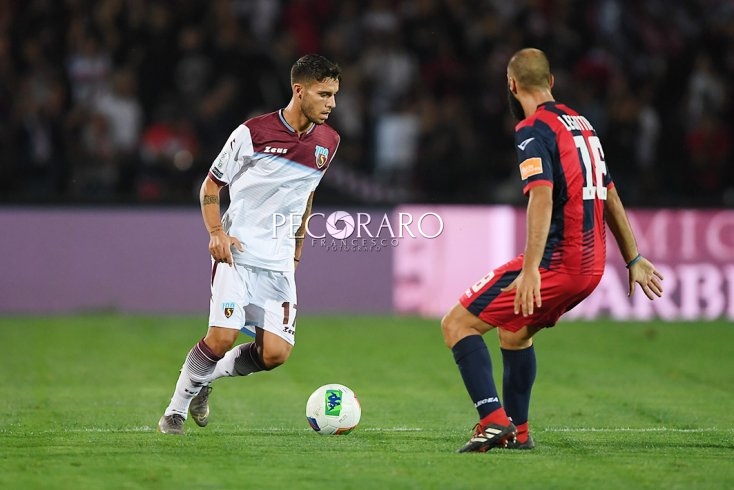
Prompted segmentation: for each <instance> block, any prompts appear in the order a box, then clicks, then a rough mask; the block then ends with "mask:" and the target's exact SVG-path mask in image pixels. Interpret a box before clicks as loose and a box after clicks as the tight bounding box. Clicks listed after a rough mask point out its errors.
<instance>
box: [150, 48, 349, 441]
mask: <svg viewBox="0 0 734 490" xmlns="http://www.w3.org/2000/svg"><path fill="white" fill-rule="evenodd" d="M340 81H341V69H340V68H339V66H338V65H337V64H335V63H333V62H331V61H329V60H327V59H326V58H324V57H323V56H320V55H316V54H310V55H306V56H303V57H302V58H300V59H299V60H298V61H296V62H295V63H294V65H293V67H292V68H291V88H292V91H293V96H292V98H291V100H290V102H289V103H288V105H287V106H286V107H285V108H284V109H281V110H278V111H276V112H272V113H269V114H264V115H262V116H258V117H255V118H252V119H249V120H247V121H245V122H244V123H242V124H241V125H240V126H239V127H238V128H237V129H235V130H234V131H233V132H232V134H231V135H230V137H229V138H228V139H227V141H226V143H225V144H224V147H223V148H222V151H221V152H220V153H219V155H218V156H217V158H216V160H214V162H213V164H212V166H211V167H210V169H209V173H208V175H207V176H206V178H205V179H204V182H203V184H202V186H201V192H200V196H199V197H200V201H201V211H202V215H203V217H204V225H205V226H206V229H207V231H208V232H209V236H210V238H209V253H210V254H211V258H212V271H211V301H210V305H209V329H208V331H207V334H206V336H205V337H204V338H203V339H201V340H200V341H199V342H198V343H197V344H196V345H194V347H193V348H192V349H191V350H190V351H189V353H188V355H187V356H186V360H185V361H184V364H183V367H182V368H181V373H180V375H179V377H178V382H177V383H176V389H175V391H174V393H173V396H172V398H171V402H170V404H169V405H168V407H167V408H166V410H165V412H164V414H163V416H162V417H161V418H160V421H159V422H158V431H159V432H163V433H165V434H183V433H184V422H185V421H186V418H187V413H190V414H191V416H192V418H193V419H194V422H196V424H197V425H199V426H201V427H204V426H205V425H207V423H208V422H209V403H208V399H209V393H210V391H211V383H212V382H213V381H214V380H215V379H218V378H221V377H224V376H247V375H249V374H252V373H255V372H258V371H269V370H271V369H274V368H276V367H278V366H280V365H281V364H283V363H284V362H285V361H286V360H287V359H288V357H289V355H290V353H291V350H292V349H293V345H294V343H295V332H296V324H295V319H296V303H297V301H296V284H295V279H294V271H295V268H296V266H297V264H298V262H299V261H300V259H301V251H302V248H303V238H304V232H305V223H306V220H307V219H308V216H309V215H310V213H311V203H312V201H313V194H314V190H315V189H316V186H317V185H318V184H319V182H320V180H321V177H322V176H323V175H324V172H325V171H326V169H327V168H328V166H329V164H330V163H331V162H332V160H333V158H334V154H335V153H336V150H337V147H338V146H339V135H338V134H337V132H336V131H334V129H332V128H331V127H330V126H328V125H327V124H325V122H326V120H327V119H328V117H329V113H330V112H331V111H332V110H333V109H334V107H335V106H336V101H335V96H336V93H337V92H338V91H339V83H340ZM225 186H226V187H228V188H229V197H230V204H229V208H228V209H227V211H226V212H225V213H224V216H221V214H220V213H221V210H220V204H219V191H220V190H221V189H222V188H223V187H225ZM281 217H287V219H281ZM281 223H282V224H281ZM294 223H295V224H294ZM294 228H298V229H297V230H295V229H294ZM242 328H244V329H246V330H247V331H248V332H249V333H251V334H252V335H253V336H254V341H252V342H248V343H244V344H240V345H237V346H234V343H235V341H236V339H237V337H238V334H239V332H240V329H242ZM233 346H234V347H233Z"/></svg>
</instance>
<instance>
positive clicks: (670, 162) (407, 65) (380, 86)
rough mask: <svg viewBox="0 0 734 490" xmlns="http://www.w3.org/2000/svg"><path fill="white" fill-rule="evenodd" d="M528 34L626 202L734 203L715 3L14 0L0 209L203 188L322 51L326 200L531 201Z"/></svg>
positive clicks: (728, 8) (1, 25) (733, 62)
mask: <svg viewBox="0 0 734 490" xmlns="http://www.w3.org/2000/svg"><path fill="white" fill-rule="evenodd" d="M527 46H533V47H538V48H541V49H543V50H544V51H545V52H546V53H547V54H548V56H549V58H550V61H551V68H552V70H553V72H554V75H555V78H556V87H555V90H554V94H555V96H556V99H557V100H559V101H562V102H565V103H567V104H569V105H571V106H572V107H574V108H576V109H577V110H578V111H580V112H581V113H583V114H585V115H586V116H587V118H588V119H589V120H590V121H591V122H592V124H593V125H594V127H595V128H596V129H597V132H598V133H599V134H600V136H601V138H602V142H603V144H604V149H605V152H606V157H607V162H608V165H609V167H610V170H611V173H612V176H613V177H614V179H615V181H616V182H617V183H618V185H619V189H620V194H622V196H623V198H624V199H625V200H626V202H627V203H628V204H630V205H637V206H647V205H670V206H688V205H698V206H722V205H725V206H734V165H732V160H733V155H734V153H733V152H734V148H733V147H732V125H731V123H730V121H729V119H728V117H727V116H728V115H730V114H731V113H732V109H734V106H733V105H732V95H733V94H732V87H734V83H733V82H734V3H733V2H730V1H725V0H721V1H717V0H678V1H669V0H645V1H642V2H640V1H633V0H587V1H581V0H578V1H574V0H521V1H511V2H509V1H506V0H404V1H399V0H178V1H176V0H4V1H3V2H2V7H0V201H2V202H54V203H55V202H74V203H77V202H91V203H100V202H102V203H104V202H115V203H180V202H189V203H192V202H195V198H194V196H195V195H196V192H197V189H198V185H199V183H200V182H201V179H202V178H203V176H204V174H205V173H206V170H207V168H208V167H209V165H210V163H211V161H212V159H213V158H214V157H215V156H216V154H217V153H218V152H219V150H220V148H221V145H222V144H223V143H224V141H225V140H226V138H227V136H228V135H229V133H230V132H231V131H232V130H233V129H234V128H235V127H236V125H237V124H239V123H240V122H242V121H243V120H245V119H246V118H248V117H251V116H253V115H256V114H259V113H263V112H270V111H273V110H276V109H278V108H280V107H283V106H284V105H285V104H286V103H287V101H288V99H289V98H290V87H289V69H290V66H291V64H292V63H293V61H294V60H295V59H297V58H298V57H299V56H301V55H303V54H305V53H310V52H319V53H322V54H324V55H325V56H327V57H329V58H331V59H333V60H334V61H337V62H338V63H339V64H340V65H341V66H342V69H343V72H344V76H343V80H342V85H341V90H340V92H339V94H338V95H337V109H336V110H335V112H334V113H332V117H331V118H330V121H329V123H330V124H331V125H332V126H334V127H335V128H337V129H338V131H339V132H340V134H341V136H342V143H341V146H340V149H339V152H338V154H337V159H336V161H335V163H334V165H333V167H332V168H331V169H330V170H329V172H328V173H327V176H326V177H325V178H324V181H323V183H322V186H321V189H320V190H319V197H318V201H319V203H322V204H323V203H344V204H356V203H366V204H382V203H390V202H398V201H400V202H402V201H412V202H446V203H517V202H521V199H523V198H522V196H521V193H520V182H519V175H518V172H517V162H516V157H515V151H514V139H513V127H514V121H513V120H512V119H511V118H510V115H509V112H508V109H507V102H506V100H507V93H506V75H505V68H506V63H507V61H508V58H509V57H510V56H511V54H512V53H513V52H515V51H516V50H517V49H520V48H522V47H527Z"/></svg>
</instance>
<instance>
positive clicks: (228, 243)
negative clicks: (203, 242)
mask: <svg viewBox="0 0 734 490" xmlns="http://www.w3.org/2000/svg"><path fill="white" fill-rule="evenodd" d="M232 247H236V248H237V250H239V251H240V252H242V251H244V250H245V247H243V246H242V242H240V240H239V239H238V238H237V237H233V236H229V235H227V234H226V233H225V232H224V231H223V230H220V231H217V232H214V233H212V234H211V235H209V253H210V254H211V256H212V258H213V259H214V260H215V261H216V262H219V263H226V264H229V265H234V259H233V258H232Z"/></svg>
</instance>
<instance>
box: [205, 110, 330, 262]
mask: <svg viewBox="0 0 734 490" xmlns="http://www.w3.org/2000/svg"><path fill="white" fill-rule="evenodd" d="M338 146H339V134H337V132H336V131H335V130H334V129H333V128H331V127H330V126H327V125H326V124H322V125H316V124H314V125H312V126H311V128H310V129H309V130H308V131H306V132H305V133H302V134H301V135H300V137H299V136H298V134H297V133H296V131H295V130H294V129H293V128H292V127H291V126H290V125H289V124H288V123H287V122H286V120H285V118H284V117H283V113H282V110H281V111H276V112H272V113H270V114H264V115H262V116H259V117H255V118H252V119H249V120H247V121H245V122H244V123H243V124H241V125H240V126H239V127H238V128H237V129H235V130H234V131H233V132H232V134H231V135H230V137H229V139H228V140H227V142H226V143H225V145H224V148H222V151H221V152H220V153H219V155H218V156H217V158H216V160H215V161H214V163H213V164H212V166H211V167H210V168H209V177H210V178H211V179H213V180H214V181H215V182H218V183H220V184H222V185H227V186H229V197H230V204H229V207H228V209H227V211H226V212H225V213H224V216H223V217H222V225H223V227H224V230H225V231H226V232H227V234H229V235H230V236H233V237H237V238H238V239H239V240H240V241H241V242H242V245H243V246H244V249H245V250H244V252H240V251H238V250H237V249H236V248H232V254H233V256H234V260H235V262H236V263H238V264H245V265H253V266H256V267H262V268H265V269H271V270H279V271H287V270H292V269H293V255H294V253H295V238H294V237H295V234H296V230H297V229H298V226H299V225H300V223H301V217H302V216H303V212H304V211H305V210H306V204H307V202H308V197H309V195H310V194H311V192H313V191H314V190H315V189H316V186H318V184H319V182H320V181H321V177H322V176H323V175H324V172H325V171H326V169H327V168H328V167H329V164H330V163H331V161H332V160H333V158H334V154H336V150H337V147H338Z"/></svg>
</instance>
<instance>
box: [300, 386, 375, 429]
mask: <svg viewBox="0 0 734 490" xmlns="http://www.w3.org/2000/svg"><path fill="white" fill-rule="evenodd" d="M361 416H362V407H361V406H360V405H359V400H358V399H357V395H355V394H354V392H353V391H352V390H350V389H349V388H347V387H346V386H344V385H340V384H328V385H324V386H320V387H319V388H317V389H316V391H314V392H313V393H311V396H309V397H308V401H307V402H306V420H308V424H309V425H310V426H311V428H312V429H313V430H315V431H316V432H318V433H319V434H322V435H327V436H331V435H339V434H349V433H350V432H351V431H352V430H353V429H354V428H355V427H357V424H358V423H359V419H360V417H361Z"/></svg>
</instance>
